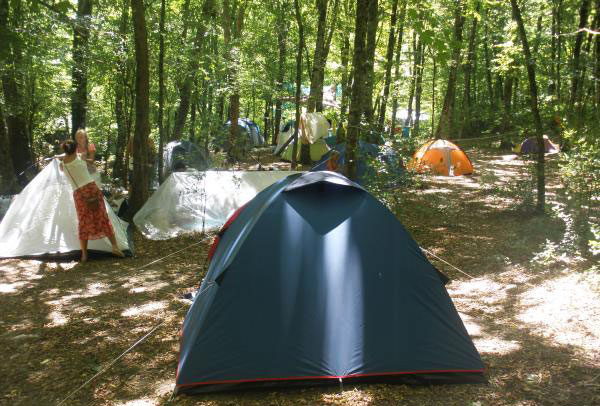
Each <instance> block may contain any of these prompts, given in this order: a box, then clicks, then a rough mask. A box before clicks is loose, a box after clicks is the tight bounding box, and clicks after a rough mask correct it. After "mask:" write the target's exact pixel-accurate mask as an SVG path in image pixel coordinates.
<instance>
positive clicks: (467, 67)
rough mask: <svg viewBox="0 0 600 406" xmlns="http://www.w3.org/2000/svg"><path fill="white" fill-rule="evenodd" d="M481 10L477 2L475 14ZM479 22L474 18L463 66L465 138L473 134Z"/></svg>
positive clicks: (461, 129)
mask: <svg viewBox="0 0 600 406" xmlns="http://www.w3.org/2000/svg"><path fill="white" fill-rule="evenodd" d="M480 8H481V3H479V2H477V4H476V5H475V12H476V13H477V14H479V10H480ZM477 21H478V16H475V17H474V18H473V22H472V24H471V33H470V34H469V47H468V50H467V59H466V62H465V64H464V65H463V72H464V89H463V98H462V106H461V110H462V122H461V126H460V137H461V138H462V137H463V136H464V133H465V132H467V133H468V134H470V133H471V131H472V129H471V107H472V98H471V71H472V70H473V62H474V60H475V41H476V39H477Z"/></svg>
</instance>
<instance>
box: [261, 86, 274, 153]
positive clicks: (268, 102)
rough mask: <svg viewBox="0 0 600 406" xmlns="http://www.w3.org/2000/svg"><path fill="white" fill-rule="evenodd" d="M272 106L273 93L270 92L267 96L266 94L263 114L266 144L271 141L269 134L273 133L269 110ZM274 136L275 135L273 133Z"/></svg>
mask: <svg viewBox="0 0 600 406" xmlns="http://www.w3.org/2000/svg"><path fill="white" fill-rule="evenodd" d="M272 106H273V96H272V95H271V94H268V95H267V96H265V114H264V116H263V120H264V123H265V130H264V138H265V144H266V143H268V142H269V136H270V135H271V132H270V130H271V123H270V115H269V111H270V110H272ZM273 137H275V136H274V135H273Z"/></svg>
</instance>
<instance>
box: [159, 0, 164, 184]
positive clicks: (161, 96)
mask: <svg viewBox="0 0 600 406" xmlns="http://www.w3.org/2000/svg"><path fill="white" fill-rule="evenodd" d="M165 2H166V1H165V0H160V20H159V23H158V35H159V36H160V38H159V42H158V182H159V183H162V182H163V180H164V179H163V165H164V163H163V149H164V142H165V129H164V126H163V119H164V111H165V17H166V10H165V8H166V4H165Z"/></svg>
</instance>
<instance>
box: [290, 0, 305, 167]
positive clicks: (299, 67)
mask: <svg viewBox="0 0 600 406" xmlns="http://www.w3.org/2000/svg"><path fill="white" fill-rule="evenodd" d="M298 1H299V0H294V9H295V11H296V23H297V24H298V51H297V54H296V123H295V125H294V136H293V137H294V140H293V141H292V165H291V166H292V169H296V154H297V153H298V133H299V129H300V96H301V91H302V49H303V48H304V25H303V24H302V15H301V14H300V4H299V3H298Z"/></svg>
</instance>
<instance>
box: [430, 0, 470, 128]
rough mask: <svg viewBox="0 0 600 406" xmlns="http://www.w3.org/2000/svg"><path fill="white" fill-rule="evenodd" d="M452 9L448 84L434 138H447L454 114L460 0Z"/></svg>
mask: <svg viewBox="0 0 600 406" xmlns="http://www.w3.org/2000/svg"><path fill="white" fill-rule="evenodd" d="M454 3H455V9H454V36H453V39H454V41H453V42H454V45H453V47H452V66H450V72H449V73H448V86H447V87H446V97H445V98H444V105H443V107H442V112H441V115H440V123H439V125H438V128H437V132H436V138H442V139H447V138H449V137H450V134H451V133H452V129H453V126H452V121H453V120H452V119H453V116H454V99H455V97H454V95H455V92H456V76H457V70H458V65H459V63H460V50H461V48H462V37H463V34H462V31H463V25H464V22H465V18H464V16H463V14H462V7H463V5H462V0H455V2H454Z"/></svg>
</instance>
